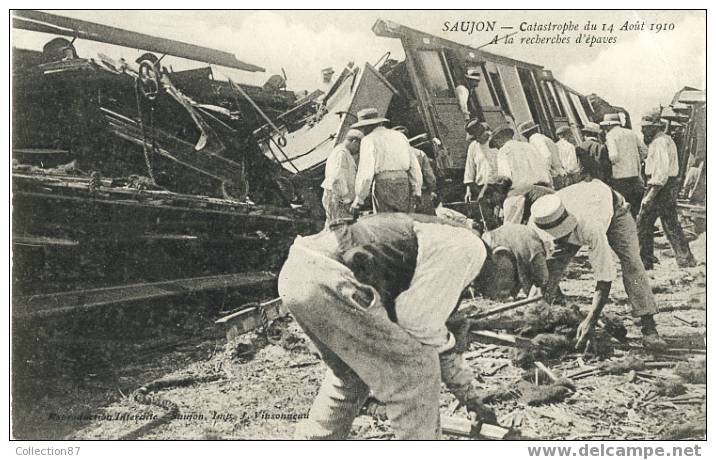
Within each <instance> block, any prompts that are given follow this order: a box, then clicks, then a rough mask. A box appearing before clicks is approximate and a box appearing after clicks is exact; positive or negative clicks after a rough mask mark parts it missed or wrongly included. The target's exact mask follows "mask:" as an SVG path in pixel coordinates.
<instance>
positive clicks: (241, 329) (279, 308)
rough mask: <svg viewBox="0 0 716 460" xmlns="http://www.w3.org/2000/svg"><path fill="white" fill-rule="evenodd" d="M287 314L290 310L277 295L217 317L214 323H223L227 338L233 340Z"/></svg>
mask: <svg viewBox="0 0 716 460" xmlns="http://www.w3.org/2000/svg"><path fill="white" fill-rule="evenodd" d="M287 314H288V310H287V309H286V307H284V305H283V302H282V301H281V298H280V297H277V298H275V299H273V300H269V301H268V302H263V303H252V304H248V305H245V306H244V307H243V308H241V309H239V310H238V311H236V312H234V313H231V314H229V315H226V316H224V317H221V318H219V319H217V320H216V321H215V322H214V324H219V325H223V326H224V327H225V330H226V339H227V340H233V339H234V338H236V337H238V336H240V335H243V334H246V333H247V332H249V331H252V330H254V329H258V328H259V327H261V326H263V325H264V324H267V323H269V322H271V321H273V320H275V319H277V318H280V317H282V316H286V315H287Z"/></svg>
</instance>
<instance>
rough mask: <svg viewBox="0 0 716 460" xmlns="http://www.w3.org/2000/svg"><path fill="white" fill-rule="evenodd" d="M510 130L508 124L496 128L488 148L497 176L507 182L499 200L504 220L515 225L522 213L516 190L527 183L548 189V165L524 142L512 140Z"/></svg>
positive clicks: (520, 199)
mask: <svg viewBox="0 0 716 460" xmlns="http://www.w3.org/2000/svg"><path fill="white" fill-rule="evenodd" d="M513 136H514V131H513V130H512V128H509V127H501V128H499V129H497V130H496V131H495V132H494V133H493V134H492V137H491V138H490V147H492V148H496V149H499V150H498V153H497V178H498V180H500V179H504V180H509V181H510V182H511V185H510V189H509V192H508V193H507V198H506V199H505V201H504V203H503V205H502V206H503V212H504V219H503V220H504V222H505V223H512V224H519V223H521V222H522V216H523V215H524V206H525V198H524V196H523V195H522V194H519V193H516V192H517V191H520V190H522V189H523V188H524V187H525V186H528V185H542V186H545V187H550V188H551V182H552V181H551V178H550V174H549V167H548V165H547V163H546V162H545V161H544V160H543V158H542V156H541V155H540V154H539V153H538V152H537V150H536V149H535V148H534V147H533V146H532V145H530V144H529V143H527V142H522V141H516V140H514V139H513Z"/></svg>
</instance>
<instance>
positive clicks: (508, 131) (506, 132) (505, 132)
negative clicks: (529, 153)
mask: <svg viewBox="0 0 716 460" xmlns="http://www.w3.org/2000/svg"><path fill="white" fill-rule="evenodd" d="M514 136H515V130H514V129H512V128H510V127H509V126H502V127H500V128H497V129H496V130H495V131H494V132H493V133H492V136H490V143H489V145H490V147H492V148H495V142H494V141H495V139H497V138H499V137H509V138H510V139H512V138H513V137H514Z"/></svg>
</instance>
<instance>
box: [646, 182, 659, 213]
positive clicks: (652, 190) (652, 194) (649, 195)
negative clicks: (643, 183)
mask: <svg viewBox="0 0 716 460" xmlns="http://www.w3.org/2000/svg"><path fill="white" fill-rule="evenodd" d="M660 190H661V187H660V186H658V185H651V186H649V188H648V190H647V192H646V194H645V195H644V199H642V200H641V207H642V208H649V207H651V206H652V205H653V204H654V200H655V199H656V195H658V194H659V191H660Z"/></svg>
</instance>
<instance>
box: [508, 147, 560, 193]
mask: <svg viewBox="0 0 716 460" xmlns="http://www.w3.org/2000/svg"><path fill="white" fill-rule="evenodd" d="M498 161H503V162H505V163H506V165H507V169H508V170H509V173H498V175H505V176H507V177H508V178H510V179H511V180H512V188H513V189H515V188H518V187H522V186H525V185H533V184H538V183H541V184H550V183H551V177H550V174H549V167H548V165H547V163H546V162H545V161H544V159H543V158H542V157H541V155H540V154H539V153H538V152H537V150H536V149H535V148H534V147H533V146H532V145H530V144H529V143H527V142H521V141H515V140H511V141H508V142H507V143H506V144H505V145H503V146H502V148H500V151H499V154H498ZM498 170H499V165H498Z"/></svg>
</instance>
